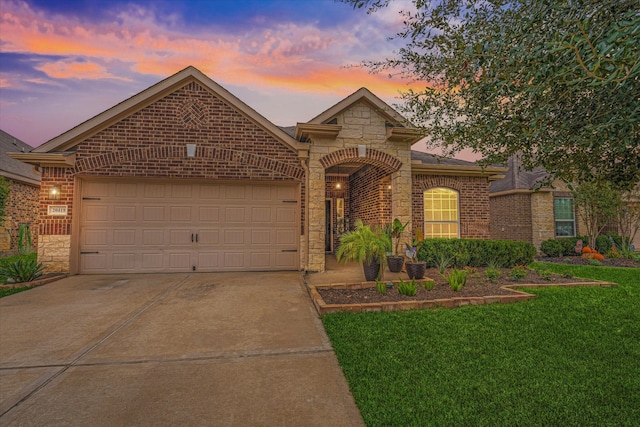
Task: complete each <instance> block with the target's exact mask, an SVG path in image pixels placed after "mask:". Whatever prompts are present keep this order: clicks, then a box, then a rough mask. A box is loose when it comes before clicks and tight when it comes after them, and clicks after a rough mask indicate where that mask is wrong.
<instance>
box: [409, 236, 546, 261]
mask: <svg viewBox="0 0 640 427" xmlns="http://www.w3.org/2000/svg"><path fill="white" fill-rule="evenodd" d="M535 256H536V248H535V247H534V246H533V245H532V244H531V243H528V242H514V241H511V240H482V239H424V242H423V244H422V247H421V248H420V250H419V251H418V259H419V260H420V261H426V263H427V266H428V267H437V266H438V265H437V260H439V259H447V258H449V259H451V260H452V264H454V265H456V266H458V267H462V265H461V264H466V265H469V266H471V267H486V266H487V265H489V263H491V262H495V260H500V264H501V265H502V266H503V267H506V268H509V267H513V266H514V265H518V264H520V265H523V264H524V265H527V264H530V263H532V262H533V261H534V258H535Z"/></svg>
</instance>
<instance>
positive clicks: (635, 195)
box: [617, 186, 640, 249]
mask: <svg viewBox="0 0 640 427" xmlns="http://www.w3.org/2000/svg"><path fill="white" fill-rule="evenodd" d="M622 200H623V203H621V204H620V206H619V208H618V212H617V221H618V230H620V235H621V236H622V245H623V247H624V249H627V248H628V247H629V244H630V243H631V242H633V239H635V237H636V234H637V233H638V231H640V186H638V187H636V188H635V189H633V190H631V191H629V192H627V193H625V194H623V199H622Z"/></svg>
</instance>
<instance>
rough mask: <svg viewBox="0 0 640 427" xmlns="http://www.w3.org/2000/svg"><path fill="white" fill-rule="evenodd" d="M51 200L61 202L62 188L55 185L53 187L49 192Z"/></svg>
mask: <svg viewBox="0 0 640 427" xmlns="http://www.w3.org/2000/svg"><path fill="white" fill-rule="evenodd" d="M49 199H51V200H60V187H59V186H57V185H54V186H53V187H51V189H50V190H49Z"/></svg>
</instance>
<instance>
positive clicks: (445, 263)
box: [435, 252, 453, 274]
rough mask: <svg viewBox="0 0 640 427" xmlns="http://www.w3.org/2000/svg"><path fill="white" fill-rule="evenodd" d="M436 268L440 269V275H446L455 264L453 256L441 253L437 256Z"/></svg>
mask: <svg viewBox="0 0 640 427" xmlns="http://www.w3.org/2000/svg"><path fill="white" fill-rule="evenodd" d="M435 260H436V267H437V268H438V273H440V274H444V271H445V270H446V269H447V268H448V267H449V266H450V265H451V263H452V262H453V256H448V255H447V254H446V253H444V252H440V253H438V254H436V256H435Z"/></svg>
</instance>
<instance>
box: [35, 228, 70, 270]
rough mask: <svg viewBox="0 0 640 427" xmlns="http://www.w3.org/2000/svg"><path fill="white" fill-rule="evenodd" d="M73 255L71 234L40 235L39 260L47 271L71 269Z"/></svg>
mask: <svg viewBox="0 0 640 427" xmlns="http://www.w3.org/2000/svg"><path fill="white" fill-rule="evenodd" d="M70 257H71V236H70V235H66V236H46V235H45V236H40V239H39V241H38V262H41V263H42V264H43V265H44V267H45V271H46V272H47V273H57V272H63V273H66V272H68V271H69V259H70Z"/></svg>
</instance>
